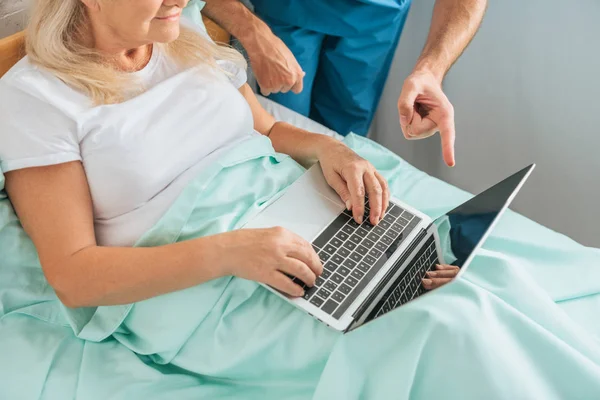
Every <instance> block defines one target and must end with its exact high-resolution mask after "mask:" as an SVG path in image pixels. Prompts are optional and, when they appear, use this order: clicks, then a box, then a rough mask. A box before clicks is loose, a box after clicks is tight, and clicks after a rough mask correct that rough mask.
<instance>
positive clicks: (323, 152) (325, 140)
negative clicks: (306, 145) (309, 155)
mask: <svg viewBox="0 0 600 400" xmlns="http://www.w3.org/2000/svg"><path fill="white" fill-rule="evenodd" d="M318 136H319V138H318V139H317V140H316V144H315V146H316V147H315V155H316V158H317V160H319V161H322V160H323V159H324V158H325V157H327V156H328V155H331V153H333V152H335V149H336V148H337V147H339V146H344V147H345V146H346V145H345V144H344V143H342V142H340V141H339V140H337V139H334V138H332V137H330V136H325V135H318Z"/></svg>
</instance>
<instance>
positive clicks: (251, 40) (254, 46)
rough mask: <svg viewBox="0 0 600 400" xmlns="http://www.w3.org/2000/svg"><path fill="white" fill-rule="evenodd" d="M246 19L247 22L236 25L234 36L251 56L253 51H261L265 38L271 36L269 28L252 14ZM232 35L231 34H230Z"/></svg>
mask: <svg viewBox="0 0 600 400" xmlns="http://www.w3.org/2000/svg"><path fill="white" fill-rule="evenodd" d="M248 13H249V14H250V15H249V16H248V17H247V22H246V23H243V24H238V26H239V28H238V29H236V31H237V32H236V34H234V36H235V37H236V38H237V39H238V40H239V41H240V43H241V44H242V46H243V47H244V49H246V51H247V52H248V55H249V56H251V55H252V54H253V53H254V51H255V50H258V49H261V48H262V47H263V46H264V44H265V40H266V39H265V38H266V37H268V36H269V35H273V32H271V28H269V26H268V25H267V24H265V23H264V22H263V21H261V20H260V19H259V18H257V17H256V16H255V15H254V14H252V13H250V11H248ZM232 34H233V33H232Z"/></svg>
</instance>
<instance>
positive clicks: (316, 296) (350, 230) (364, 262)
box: [294, 200, 421, 318]
mask: <svg viewBox="0 0 600 400" xmlns="http://www.w3.org/2000/svg"><path fill="white" fill-rule="evenodd" d="M369 213H370V208H369V203H368V200H367V201H366V204H365V214H364V218H363V223H362V224H358V223H357V222H356V221H354V219H353V217H352V212H351V211H348V210H345V211H344V212H342V213H341V214H340V215H339V216H338V217H337V218H336V219H335V220H334V221H333V222H332V223H331V224H330V225H329V226H328V227H327V228H326V229H325V230H324V231H323V232H322V233H321V234H320V235H319V237H317V238H316V239H315V240H314V241H313V243H312V245H313V248H314V249H315V251H316V252H317V254H318V255H319V258H320V259H321V261H322V262H323V274H322V275H321V276H320V277H318V278H317V281H316V283H315V285H314V286H313V287H307V286H306V285H304V283H303V282H302V281H301V280H300V279H298V278H294V282H295V283H297V284H298V285H300V286H302V287H303V288H304V290H305V294H304V299H306V300H308V301H310V303H312V304H313V305H314V306H316V307H319V308H320V309H322V310H323V311H324V312H326V313H327V314H330V315H332V316H333V317H335V318H339V317H341V316H342V314H343V313H344V312H345V311H346V310H347V309H348V307H350V305H351V304H352V302H353V301H354V300H355V299H356V298H357V297H358V295H359V294H360V293H361V292H362V291H363V289H364V288H365V286H367V284H368V283H369V282H370V281H371V280H372V279H373V277H374V276H375V275H376V274H377V272H379V270H380V269H381V267H382V266H383V265H384V264H385V263H386V261H387V260H388V258H389V257H391V255H392V254H393V253H394V252H395V251H396V249H397V248H398V246H399V245H400V244H401V243H402V242H403V241H404V239H406V237H408V235H409V234H410V233H411V232H412V231H413V230H414V228H415V227H416V226H417V225H418V224H419V222H420V221H421V219H420V218H419V217H416V216H415V215H413V214H411V213H409V212H408V211H406V210H404V209H402V208H401V207H399V206H397V205H395V204H393V203H390V205H389V207H388V209H387V211H386V214H385V215H384V217H383V218H382V219H381V221H380V222H379V224H378V225H377V226H373V225H371V223H370V222H368V220H369Z"/></svg>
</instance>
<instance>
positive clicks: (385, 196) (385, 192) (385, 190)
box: [375, 171, 390, 215]
mask: <svg viewBox="0 0 600 400" xmlns="http://www.w3.org/2000/svg"><path fill="white" fill-rule="evenodd" d="M375 177H376V178H377V180H378V181H379V184H380V185H381V189H382V190H383V194H382V196H381V197H382V199H383V209H382V210H381V215H385V212H386V211H387V209H388V207H389V205H390V188H389V186H388V183H387V180H386V179H385V178H384V177H383V176H381V174H380V173H379V172H377V171H375Z"/></svg>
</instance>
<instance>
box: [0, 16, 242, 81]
mask: <svg viewBox="0 0 600 400" xmlns="http://www.w3.org/2000/svg"><path fill="white" fill-rule="evenodd" d="M202 19H203V20H204V25H205V26H206V31H207V32H208V34H209V35H210V37H211V38H212V39H213V40H214V41H215V42H221V43H229V40H230V39H231V36H230V35H229V33H228V32H227V31H225V30H224V29H223V28H221V27H220V26H219V25H217V24H216V23H215V22H213V21H212V20H210V19H208V18H206V17H204V16H203V17H202ZM24 56H25V32H23V31H22V32H18V33H15V34H14V35H12V36H9V37H7V38H4V39H0V78H1V77H2V76H3V75H4V74H5V73H6V72H7V71H8V70H9V69H11V68H12V67H13V65H15V64H16V63H17V61H19V60H20V59H21V58H23V57H24Z"/></svg>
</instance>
